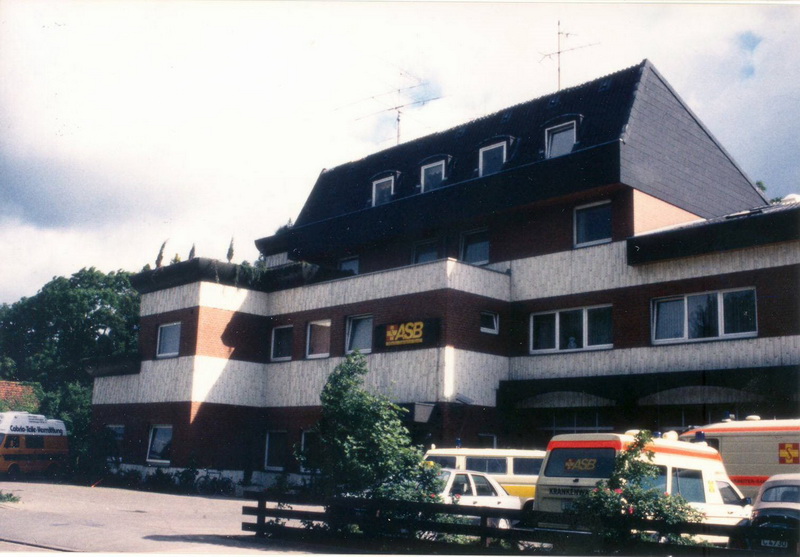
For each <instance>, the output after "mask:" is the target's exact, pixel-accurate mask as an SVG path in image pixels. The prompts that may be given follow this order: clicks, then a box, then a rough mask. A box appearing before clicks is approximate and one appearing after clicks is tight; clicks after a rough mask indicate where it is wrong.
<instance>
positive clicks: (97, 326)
mask: <svg viewBox="0 0 800 557" xmlns="http://www.w3.org/2000/svg"><path fill="white" fill-rule="evenodd" d="M138 321H139V294H138V293H137V292H136V291H135V290H134V289H133V288H132V287H131V284H130V273H127V272H124V271H118V272H111V273H108V274H106V273H103V272H101V271H98V270H97V269H95V268H89V269H81V270H80V271H78V272H77V273H75V274H73V275H72V276H71V277H69V278H65V277H56V278H54V279H53V280H51V281H50V282H48V283H47V284H46V285H44V286H43V287H42V289H41V290H39V292H38V293H37V294H36V295H34V296H31V297H30V298H22V299H21V300H19V301H18V302H16V303H14V304H12V305H7V304H6V305H3V306H2V307H0V373H1V374H2V377H3V378H5V379H12V380H16V381H31V382H37V383H40V384H41V385H42V388H43V393H42V394H41V408H40V409H39V412H41V413H43V414H46V415H47V416H49V417H54V418H58V419H62V420H64V422H65V424H66V426H67V430H68V431H69V433H70V445H71V453H72V461H73V467H75V468H78V469H85V467H86V465H87V464H88V463H87V460H88V458H87V455H88V454H89V450H90V447H91V443H90V441H89V437H90V435H89V427H90V420H91V394H92V378H91V377H90V376H89V375H88V374H87V373H86V371H85V363H86V361H87V360H92V359H102V358H106V357H110V356H119V355H125V354H132V353H135V352H136V351H137V350H138Z"/></svg>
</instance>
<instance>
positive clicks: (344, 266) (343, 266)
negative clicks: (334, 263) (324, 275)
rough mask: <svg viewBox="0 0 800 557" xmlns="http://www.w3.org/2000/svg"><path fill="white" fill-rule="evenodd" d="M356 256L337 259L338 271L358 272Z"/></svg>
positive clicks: (355, 273)
mask: <svg viewBox="0 0 800 557" xmlns="http://www.w3.org/2000/svg"><path fill="white" fill-rule="evenodd" d="M358 267H359V262H358V256H357V255H356V256H353V257H346V258H344V259H340V260H339V270H340V271H350V272H351V273H353V274H354V275H357V274H358Z"/></svg>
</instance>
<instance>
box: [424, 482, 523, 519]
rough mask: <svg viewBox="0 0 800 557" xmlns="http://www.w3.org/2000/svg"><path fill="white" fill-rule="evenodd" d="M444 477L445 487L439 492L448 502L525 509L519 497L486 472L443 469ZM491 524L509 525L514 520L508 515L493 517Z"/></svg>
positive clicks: (471, 505) (468, 505)
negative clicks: (510, 520)
mask: <svg viewBox="0 0 800 557" xmlns="http://www.w3.org/2000/svg"><path fill="white" fill-rule="evenodd" d="M439 477H440V479H441V480H442V482H443V484H444V488H443V489H442V491H441V493H440V494H439V495H440V496H441V498H442V501H443V502H445V503H452V504H457V505H461V506H465V507H473V506H475V507H490V508H496V509H515V510H519V509H520V508H521V502H520V499H519V497H516V496H514V495H509V494H508V493H507V492H506V490H505V489H503V486H501V485H500V484H499V483H498V482H497V480H495V479H494V478H492V477H491V476H489V475H488V474H484V473H482V472H472V471H469V470H455V469H453V468H442V471H441V473H440V476H439ZM487 524H488V526H493V527H495V528H509V527H510V526H511V523H510V522H509V520H508V519H505V518H499V519H498V518H490V519H489V521H488V523H487Z"/></svg>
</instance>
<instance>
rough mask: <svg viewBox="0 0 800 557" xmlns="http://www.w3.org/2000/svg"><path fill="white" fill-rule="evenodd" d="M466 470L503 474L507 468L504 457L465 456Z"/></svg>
mask: <svg viewBox="0 0 800 557" xmlns="http://www.w3.org/2000/svg"><path fill="white" fill-rule="evenodd" d="M467 470H475V471H476V472H485V473H487V474H505V473H506V471H507V470H508V463H507V462H506V458H505V457H502V458H485V457H477V456H468V457H467Z"/></svg>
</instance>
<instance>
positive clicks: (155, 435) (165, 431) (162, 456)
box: [147, 425, 172, 464]
mask: <svg viewBox="0 0 800 557" xmlns="http://www.w3.org/2000/svg"><path fill="white" fill-rule="evenodd" d="M171 458H172V426H171V425H154V426H153V427H151V428H150V440H149V442H148V444H147V462H152V463H155V464H169V462H170V459H171Z"/></svg>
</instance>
